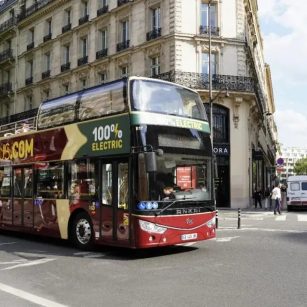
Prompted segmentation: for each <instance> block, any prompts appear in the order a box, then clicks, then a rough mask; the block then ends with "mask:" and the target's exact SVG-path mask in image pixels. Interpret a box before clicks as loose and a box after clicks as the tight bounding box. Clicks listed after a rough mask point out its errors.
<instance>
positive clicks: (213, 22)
mask: <svg viewBox="0 0 307 307" xmlns="http://www.w3.org/2000/svg"><path fill="white" fill-rule="evenodd" d="M209 14H210V16H209ZM216 16H217V13H216V5H214V4H211V5H210V13H209V5H208V3H202V4H201V8H200V34H207V33H209V25H210V27H211V33H212V34H215V35H217V34H218V27H217V17H216Z"/></svg>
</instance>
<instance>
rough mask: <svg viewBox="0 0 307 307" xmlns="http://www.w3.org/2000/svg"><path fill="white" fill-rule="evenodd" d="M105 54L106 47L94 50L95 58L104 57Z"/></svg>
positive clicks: (106, 53)
mask: <svg viewBox="0 0 307 307" xmlns="http://www.w3.org/2000/svg"><path fill="white" fill-rule="evenodd" d="M107 55H108V48H105V49H102V50H99V51H97V52H96V59H97V60H98V59H101V58H104V57H106V56H107Z"/></svg>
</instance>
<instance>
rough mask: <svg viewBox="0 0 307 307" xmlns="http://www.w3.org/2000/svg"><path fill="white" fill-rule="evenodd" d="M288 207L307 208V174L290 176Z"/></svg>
mask: <svg viewBox="0 0 307 307" xmlns="http://www.w3.org/2000/svg"><path fill="white" fill-rule="evenodd" d="M287 185H288V188H287V208H288V211H290V210H291V208H293V207H306V208H307V176H306V175H301V176H290V177H288V180H287Z"/></svg>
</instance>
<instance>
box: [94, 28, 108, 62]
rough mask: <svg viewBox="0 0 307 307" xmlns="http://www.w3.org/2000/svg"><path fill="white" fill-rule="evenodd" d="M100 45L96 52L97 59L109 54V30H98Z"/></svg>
mask: <svg viewBox="0 0 307 307" xmlns="http://www.w3.org/2000/svg"><path fill="white" fill-rule="evenodd" d="M98 46H99V50H97V52H96V59H99V58H102V57H105V56H107V55H108V37H107V30H105V29H104V30H100V31H99V32H98Z"/></svg>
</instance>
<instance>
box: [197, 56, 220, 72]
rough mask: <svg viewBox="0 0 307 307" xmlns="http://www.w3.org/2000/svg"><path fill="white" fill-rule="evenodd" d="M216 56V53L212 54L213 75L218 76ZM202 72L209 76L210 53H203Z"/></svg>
mask: <svg viewBox="0 0 307 307" xmlns="http://www.w3.org/2000/svg"><path fill="white" fill-rule="evenodd" d="M216 67H217V65H216V56H215V54H214V53H211V74H212V75H215V74H216ZM201 72H202V73H203V74H207V75H208V74H209V53H207V52H204V53H202V59H201Z"/></svg>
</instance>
